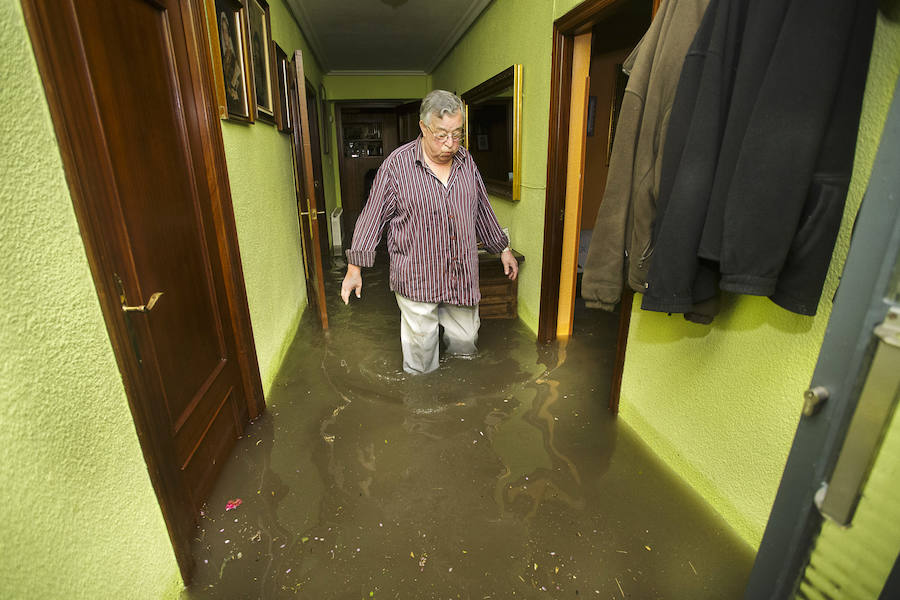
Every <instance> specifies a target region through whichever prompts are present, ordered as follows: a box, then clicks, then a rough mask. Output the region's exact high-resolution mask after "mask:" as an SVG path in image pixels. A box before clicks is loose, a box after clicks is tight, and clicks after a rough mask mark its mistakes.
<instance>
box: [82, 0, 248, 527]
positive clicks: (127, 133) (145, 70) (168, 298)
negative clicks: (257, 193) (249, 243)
mask: <svg viewBox="0 0 900 600" xmlns="http://www.w3.org/2000/svg"><path fill="white" fill-rule="evenodd" d="M169 4H170V6H166V5H165V4H156V3H150V2H147V1H145V0H126V1H124V2H116V3H113V4H112V5H105V4H101V3H78V4H77V5H76V11H77V16H78V23H79V26H80V28H81V31H82V36H83V38H82V39H83V43H84V51H85V58H86V61H87V65H88V70H89V71H90V74H91V82H92V84H93V88H94V95H95V98H96V102H97V106H98V109H99V120H100V126H101V127H102V128H103V131H104V134H105V135H104V138H105V141H106V146H107V150H108V156H109V159H110V167H111V169H112V172H113V176H114V181H115V197H114V198H112V199H110V200H111V201H112V202H113V203H114V204H115V205H116V208H117V209H118V210H117V212H118V213H119V215H120V217H121V219H122V226H123V228H124V234H125V236H126V238H127V244H128V248H127V252H128V254H129V256H128V257H127V258H128V259H129V260H128V262H127V263H126V262H123V264H122V265H121V267H120V268H121V270H122V272H127V273H128V274H129V275H130V277H128V278H127V279H128V280H131V281H133V282H134V287H133V292H131V290H128V292H131V293H126V297H127V298H128V299H129V301H130V302H131V303H133V304H134V303H137V304H140V302H138V299H139V298H146V297H148V296H149V295H150V294H152V293H154V292H158V291H159V292H162V293H163V296H161V297H160V299H159V302H158V304H157V306H156V307H155V309H154V310H153V312H152V313H148V314H146V315H143V314H140V313H129V314H127V315H126V318H128V319H132V320H139V321H140V324H135V325H136V326H137V327H138V328H140V329H143V331H142V332H141V333H142V334H143V335H139V340H141V342H143V345H144V346H146V347H145V348H142V352H141V355H142V356H143V357H144V367H145V368H146V369H148V370H150V369H152V370H153V371H155V376H156V377H157V378H158V381H159V391H160V393H161V396H162V399H163V400H164V402H165V405H166V407H167V410H168V418H169V422H170V426H171V430H172V431H173V432H174V433H175V447H176V450H177V456H176V458H177V461H178V464H179V465H180V466H181V467H182V468H184V467H185V466H187V465H188V464H189V463H190V462H191V458H192V457H193V456H195V455H196V452H197V449H198V448H199V447H201V446H206V445H208V446H210V447H215V448H220V449H221V450H222V451H224V452H227V451H228V450H229V449H230V444H225V443H223V440H221V439H214V438H209V439H208V438H207V435H208V434H209V433H218V432H222V434H223V435H225V436H226V439H230V440H231V441H232V442H233V441H234V440H235V439H236V438H237V435H239V433H240V429H241V428H240V422H239V421H236V420H235V419H234V418H232V426H231V427H230V428H228V429H224V428H217V429H213V428H211V427H210V426H211V423H212V419H213V417H214V416H215V415H217V414H219V413H220V412H221V408H222V404H223V403H224V402H226V399H227V398H229V397H232V398H233V396H231V395H230V392H231V391H233V389H234V388H235V387H236V386H237V385H240V373H239V371H238V369H237V366H236V362H235V361H234V360H232V358H233V357H234V356H235V351H234V339H233V335H231V336H229V339H228V341H227V343H226V339H225V335H224V329H225V326H224V324H223V321H222V318H221V317H222V315H223V314H226V315H227V313H228V309H227V306H224V305H223V303H224V298H222V297H221V295H220V294H218V293H217V289H216V287H217V286H216V284H215V282H214V278H216V277H219V278H221V275H222V274H221V269H216V268H215V266H214V265H212V264H211V261H210V252H209V248H208V246H207V244H208V240H207V236H206V235H205V232H206V229H207V227H206V224H205V222H204V221H205V215H204V213H207V214H208V213H209V207H210V203H209V193H210V191H209V189H207V188H206V185H205V182H204V178H203V177H202V176H198V171H199V172H200V173H202V169H203V168H204V165H203V163H202V158H201V159H200V162H199V164H198V159H197V158H195V157H194V155H193V153H192V152H191V144H190V141H189V138H190V136H191V135H192V134H193V135H199V134H198V133H197V132H192V131H191V124H190V123H189V122H187V120H186V119H185V111H184V110H183V109H182V106H183V104H184V103H183V99H182V96H183V92H182V88H183V87H184V84H183V81H182V80H181V78H180V77H179V68H178V65H177V64H176V62H175V59H176V56H178V55H182V56H184V55H186V54H187V49H186V47H185V38H184V33H183V25H182V23H181V22H180V19H179V17H180V11H179V10H178V6H177V3H175V2H171V1H170V2H169ZM126 57H127V58H126ZM212 250H213V251H215V247H213V249H212ZM122 258H125V256H123V257H122ZM128 263H130V264H128ZM127 287H128V286H127V284H126V289H127ZM235 413H236V411H235V410H234V409H233V408H231V409H229V410H228V414H230V415H234V414H235ZM202 455H203V456H207V454H202ZM211 458H213V459H214V460H212V461H210V462H208V463H207V464H206V469H205V470H204V469H200V472H199V474H198V476H197V477H192V478H186V480H185V484H186V485H187V487H188V489H189V492H190V497H191V501H192V505H193V507H194V509H195V510H198V509H199V505H200V503H201V502H202V499H203V497H204V496H205V494H206V492H207V491H208V485H207V484H208V482H209V480H210V478H211V477H210V473H207V471H214V470H218V467H219V466H221V464H222V463H223V462H224V459H225V456H224V454H223V455H222V456H218V457H216V456H213V457H211ZM215 459H218V460H215ZM197 470H198V469H197V468H196V467H195V468H193V469H191V471H192V472H196V471H197Z"/></svg>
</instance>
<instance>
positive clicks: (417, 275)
mask: <svg viewBox="0 0 900 600" xmlns="http://www.w3.org/2000/svg"><path fill="white" fill-rule="evenodd" d="M421 140H422V137H421V136H419V138H418V139H415V140H413V141H411V142H409V143H408V144H404V145H403V146H400V147H399V148H397V149H396V150H394V151H393V152H392V153H391V154H390V156H388V157H387V158H386V159H385V161H384V162H383V163H382V164H381V167H380V168H379V169H378V174H377V175H376V176H375V181H374V183H373V184H372V191H371V192H370V194H369V200H368V202H367V203H366V206H365V208H364V209H363V211H362V213H360V215H359V219H358V220H357V222H356V229H355V230H354V232H353V243H352V244H351V246H350V249H349V250H347V260H348V262H349V263H350V264H353V265H359V266H361V267H371V266H372V265H373V264H374V263H375V248H376V246H378V241H379V240H380V239H381V232H382V231H383V230H384V229H385V228H386V229H387V247H388V252H389V253H390V257H391V275H390V284H391V289H392V290H393V291H395V292H397V293H398V294H400V295H401V296H405V297H407V298H409V299H411V300H416V301H418V302H444V303H447V304H457V305H460V306H475V305H477V304H478V302H479V301H480V300H481V293H480V291H479V289H478V248H477V245H476V238H477V239H478V240H481V241H482V242H484V245H485V247H486V248H487V249H488V250H489V251H491V252H494V253H499V252H502V251H503V249H504V248H505V247H506V246H507V244H508V240H507V238H506V235H505V234H504V233H503V230H502V229H501V228H500V224H499V223H498V222H497V217H496V215H494V211H493V209H491V205H490V203H489V202H488V197H487V191H486V190H485V189H484V182H483V181H482V180H481V174H480V173H479V172H478V168H477V167H476V166H475V161H474V160H472V156H471V155H470V154H469V153H468V152H467V151H466V150H465V149H464V148H460V149H459V150H458V151H457V152H456V154H455V155H454V156H453V165H452V167H451V170H450V177H449V178H448V179H447V185H446V187H445V186H444V184H443V183H441V181H440V180H439V179H438V178H437V177H436V176H435V175H434V173H433V172H432V171H431V169H430V168H429V167H428V166H427V165H426V163H425V160H424V157H423V156H422V145H421Z"/></svg>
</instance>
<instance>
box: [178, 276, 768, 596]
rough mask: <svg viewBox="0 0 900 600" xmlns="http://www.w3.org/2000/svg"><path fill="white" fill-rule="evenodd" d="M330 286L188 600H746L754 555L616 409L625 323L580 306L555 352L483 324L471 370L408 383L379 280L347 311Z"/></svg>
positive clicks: (253, 429)
mask: <svg viewBox="0 0 900 600" xmlns="http://www.w3.org/2000/svg"><path fill="white" fill-rule="evenodd" d="M525 268H528V266H525ZM341 276H342V269H341V265H340V264H336V265H335V266H334V267H333V268H332V269H331V270H330V272H329V273H328V279H329V281H328V298H329V300H328V309H329V316H330V321H331V327H330V330H329V331H328V332H322V331H321V329H320V328H319V326H318V324H317V322H316V321H315V316H314V315H313V314H312V313H313V311H306V314H304V316H303V319H302V322H301V324H300V328H299V331H298V333H297V336H296V338H295V339H294V341H293V343H292V345H291V347H290V349H289V350H288V353H287V356H286V358H285V360H284V363H283V366H282V368H281V370H280V372H279V374H278V376H277V379H276V381H275V383H274V385H273V387H272V390H271V392H270V394H269V397H268V410H267V412H266V413H265V414H264V415H263V416H262V417H260V418H259V419H257V420H256V421H255V422H254V423H253V424H251V425H250V426H249V427H248V429H247V431H246V432H245V435H244V436H243V437H242V439H240V440H239V441H238V443H237V445H236V446H235V449H234V451H233V456H232V458H231V459H230V462H229V464H228V465H226V466H225V468H224V470H223V474H222V476H221V478H220V480H219V482H218V483H217V485H216V488H215V489H214V490H213V492H212V494H211V496H210V499H209V501H208V503H207V505H206V507H205V509H204V514H203V516H202V518H201V523H200V527H199V528H198V530H197V535H196V540H195V545H194V552H195V557H196V565H197V568H196V574H195V579H194V582H193V584H192V586H191V587H190V588H189V589H187V590H186V591H185V592H184V593H183V595H182V596H183V598H186V599H188V598H190V599H193V598H309V599H315V600H319V599H332V598H333V599H356V598H359V599H367V598H376V599H377V598H401V599H404V600H405V599H432V598H433V599H444V598H447V599H449V598H453V599H487V598H496V599H505V598H603V599H614V598H635V599H655V598H672V599H681V598H690V599H692V600H696V599H701V598H715V599H730V598H740V597H742V595H743V588H744V586H745V584H746V580H747V577H748V575H749V572H750V568H751V566H752V561H753V554H752V552H751V550H750V548H749V547H748V546H747V545H746V544H745V543H743V542H742V541H741V540H740V539H739V538H738V537H737V536H736V535H735V534H734V533H733V532H732V530H731V529H730V528H729V527H728V525H727V524H726V523H725V522H724V521H723V520H722V519H721V518H720V517H719V516H718V515H717V514H716V513H714V512H712V511H711V510H710V508H709V507H708V506H707V505H705V504H704V503H703V501H702V500H701V499H700V498H699V496H698V495H697V494H696V492H694V491H693V490H692V489H690V488H689V487H688V486H686V485H685V484H684V483H683V482H682V481H681V480H679V479H678V478H677V477H676V476H674V475H673V474H672V473H671V472H670V471H669V470H668V469H667V468H666V466H665V465H663V464H662V463H661V462H660V461H659V460H658V459H657V458H656V457H655V456H654V455H653V454H652V452H650V451H649V450H648V449H647V447H646V446H645V445H644V444H643V442H642V441H641V440H640V438H639V437H637V435H636V434H635V433H634V432H633V431H632V430H631V429H630V428H629V427H628V425H627V424H626V423H624V422H622V421H617V420H616V419H614V418H612V417H611V416H610V415H609V413H608V411H607V408H606V405H607V400H608V387H609V380H610V374H611V371H612V361H613V356H614V352H615V330H616V319H617V317H616V315H610V314H607V313H603V312H600V311H590V310H584V309H583V308H581V307H580V306H579V307H578V310H577V316H576V331H575V335H574V336H573V337H572V339H571V340H569V341H568V343H554V344H550V345H538V344H536V343H535V341H534V336H533V334H532V333H531V332H530V331H529V330H528V329H527V328H525V327H524V326H523V325H522V324H520V323H518V322H517V321H504V320H485V321H483V322H482V327H481V332H480V338H479V354H478V356H477V358H476V359H474V360H462V359H449V360H445V359H442V361H441V366H440V369H438V371H436V372H434V373H431V374H428V375H424V376H418V377H413V376H409V375H406V374H405V373H404V372H403V370H402V359H401V355H400V342H399V327H400V326H399V310H398V309H397V306H396V302H395V301H394V298H393V295H392V294H391V293H390V291H389V290H388V289H387V271H386V269H384V268H376V269H372V270H367V271H366V272H364V275H363V277H364V286H365V287H364V290H363V297H362V299H361V300H356V299H353V301H352V302H351V304H350V306H344V305H343V303H342V302H341V301H340V298H339V297H338V292H337V290H338V288H339V282H340V278H341ZM236 499H240V500H241V503H240V505H239V506H238V507H237V508H234V509H231V510H226V505H227V503H228V502H229V500H236Z"/></svg>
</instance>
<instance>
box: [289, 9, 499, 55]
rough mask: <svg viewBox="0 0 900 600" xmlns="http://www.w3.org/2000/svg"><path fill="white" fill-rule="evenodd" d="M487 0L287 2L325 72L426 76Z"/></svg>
mask: <svg viewBox="0 0 900 600" xmlns="http://www.w3.org/2000/svg"><path fill="white" fill-rule="evenodd" d="M490 2H491V0H287V4H288V8H289V9H290V10H291V12H293V14H294V17H295V18H296V19H297V22H298V23H299V24H300V29H302V30H303V35H304V37H305V38H306V41H307V42H308V43H309V45H310V47H311V48H312V51H313V52H314V53H315V55H316V58H317V59H318V61H319V63H320V65H321V67H322V69H323V70H324V72H325V73H333V72H335V71H338V72H341V71H351V72H354V71H378V72H384V71H400V72H407V73H430V72H432V71H433V70H434V69H435V67H437V65H438V64H439V63H440V62H441V60H442V59H443V58H444V56H446V55H447V53H448V52H450V50H451V49H452V48H453V46H454V45H455V44H456V42H457V41H458V40H459V38H460V37H462V35H463V34H464V33H465V32H466V30H467V29H468V28H469V26H470V25H471V24H472V23H473V22H474V21H475V19H477V18H478V15H480V14H481V12H482V11H483V10H484V9H485V7H486V6H487V5H488V4H490Z"/></svg>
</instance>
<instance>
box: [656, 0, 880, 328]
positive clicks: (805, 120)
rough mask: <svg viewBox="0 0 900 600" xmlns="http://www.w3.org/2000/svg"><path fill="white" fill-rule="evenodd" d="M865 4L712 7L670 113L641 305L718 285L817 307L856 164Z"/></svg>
mask: <svg viewBox="0 0 900 600" xmlns="http://www.w3.org/2000/svg"><path fill="white" fill-rule="evenodd" d="M875 10H876V7H875V2H874V1H873V0H862V1H859V2H857V0H790V1H788V0H752V1H750V0H737V1H735V0H713V2H711V3H710V6H709V10H708V12H707V14H706V15H705V18H704V20H703V23H702V25H701V27H700V30H699V31H698V32H697V36H696V38H695V40H694V43H693V44H692V46H691V49H690V51H689V52H688V56H687V58H686V60H685V67H684V70H683V72H682V79H681V81H680V82H679V85H678V92H677V96H676V99H675V102H674V105H673V108H672V116H671V119H670V122H671V123H672V124H673V126H672V128H671V129H670V131H669V133H668V137H667V140H666V147H665V151H664V156H663V166H662V176H661V183H660V190H661V199H660V210H659V214H658V221H657V224H656V227H655V241H656V256H655V258H654V262H653V264H652V266H651V269H650V273H649V274H648V277H647V290H646V293H645V295H644V299H643V303H642V308H644V309H647V310H657V311H663V312H686V311H688V310H690V309H691V307H692V306H693V305H694V304H695V303H696V302H699V301H702V300H705V299H708V298H709V297H711V296H712V295H714V294H715V293H716V280H718V287H719V288H721V289H722V290H726V291H730V292H735V293H741V294H754V295H762V296H769V297H770V298H771V299H772V300H773V301H774V302H776V303H777V304H778V305H780V306H782V307H784V308H786V309H788V310H790V311H793V312H796V313H799V314H804V315H814V314H815V312H816V308H817V306H818V303H819V297H820V296H821V293H822V287H823V285H824V281H825V276H826V274H827V271H828V265H829V263H830V260H831V255H832V253H833V251H834V243H835V239H836V237H837V233H838V230H839V229H840V222H841V218H842V215H843V209H844V201H845V199H846V193H847V186H848V184H849V180H850V175H851V172H852V168H853V153H854V148H855V141H856V135H857V130H858V127H859V114H860V110H861V105H862V94H863V90H864V87H865V78H866V71H867V68H868V60H869V53H870V51H871V45H872V37H873V34H874V25H875ZM675 124H677V126H676V125H675Z"/></svg>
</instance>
